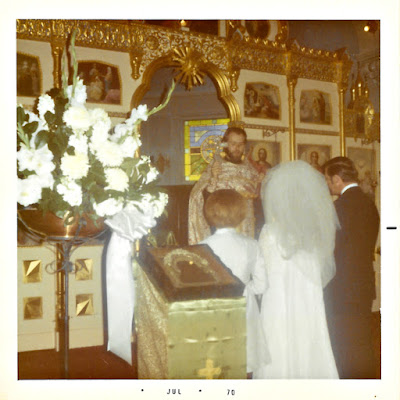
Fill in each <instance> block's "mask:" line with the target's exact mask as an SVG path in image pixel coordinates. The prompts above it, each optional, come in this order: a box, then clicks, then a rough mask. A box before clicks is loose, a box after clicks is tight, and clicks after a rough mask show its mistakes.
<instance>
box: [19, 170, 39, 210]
mask: <svg viewBox="0 0 400 400" xmlns="http://www.w3.org/2000/svg"><path fill="white" fill-rule="evenodd" d="M41 197H42V187H41V186H40V182H39V179H38V176H37V175H29V176H28V177H27V178H26V179H18V182H17V201H18V203H19V204H21V205H22V206H24V207H27V206H29V205H31V204H35V203H37V202H38V201H39V200H40V199H41Z"/></svg>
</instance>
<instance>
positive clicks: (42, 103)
mask: <svg viewBox="0 0 400 400" xmlns="http://www.w3.org/2000/svg"><path fill="white" fill-rule="evenodd" d="M38 111H39V117H40V119H41V120H43V121H45V119H44V115H45V114H46V113H47V111H50V112H51V113H53V114H55V109H54V100H53V99H52V98H51V97H50V96H49V95H48V94H43V95H41V96H40V97H39V103H38Z"/></svg>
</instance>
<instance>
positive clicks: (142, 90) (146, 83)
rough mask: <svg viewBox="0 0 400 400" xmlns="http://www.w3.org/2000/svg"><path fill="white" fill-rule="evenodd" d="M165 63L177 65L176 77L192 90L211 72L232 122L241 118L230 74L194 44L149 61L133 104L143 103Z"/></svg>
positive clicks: (134, 95)
mask: <svg viewBox="0 0 400 400" xmlns="http://www.w3.org/2000/svg"><path fill="white" fill-rule="evenodd" d="M165 67H175V68H176V71H177V74H176V76H175V80H176V81H180V82H181V83H183V84H185V85H186V87H187V89H188V90H191V88H192V87H193V86H197V85H201V84H202V83H203V82H204V81H203V77H204V75H208V76H209V77H210V78H211V80H212V81H213V83H214V85H215V87H216V89H217V94H218V99H219V100H220V101H221V102H222V104H223V105H224V107H225V109H226V111H227V113H228V117H229V118H230V120H231V122H232V123H235V122H238V121H240V118H241V116H240V108H239V105H238V103H237V102H236V99H235V97H234V96H233V95H232V93H231V85H230V82H229V79H228V77H227V76H226V74H225V73H224V72H223V71H222V70H221V69H220V68H218V67H217V66H216V65H215V64H213V63H211V62H207V61H206V59H205V58H204V57H203V56H202V55H201V54H200V53H199V52H198V51H196V50H194V49H192V48H190V47H182V48H175V49H173V50H172V51H170V52H169V54H168V55H165V56H162V57H159V58H157V59H156V60H154V61H153V62H151V63H150V64H149V65H148V67H147V68H146V69H145V71H144V72H143V76H142V83H141V85H140V86H139V87H138V88H137V89H136V91H135V93H134V94H133V96H132V100H131V104H130V105H131V108H134V107H137V106H138V105H139V104H140V102H141V100H142V99H143V97H144V95H145V94H146V92H147V91H148V90H149V89H150V84H151V80H152V78H153V76H154V74H155V72H156V71H157V70H159V69H160V68H165Z"/></svg>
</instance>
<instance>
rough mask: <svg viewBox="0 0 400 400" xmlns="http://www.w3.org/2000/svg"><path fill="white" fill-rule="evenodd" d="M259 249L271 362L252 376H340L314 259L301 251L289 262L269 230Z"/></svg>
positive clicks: (262, 308) (286, 377) (263, 316)
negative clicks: (265, 275)
mask: <svg viewBox="0 0 400 400" xmlns="http://www.w3.org/2000/svg"><path fill="white" fill-rule="evenodd" d="M260 247H261V249H262V251H263V253H264V257H265V262H266V266H267V271H268V280H269V289H268V290H267V291H266V293H265V294H264V295H263V299H262V306H261V319H262V325H263V328H264V332H265V335H266V341H267V343H268V347H269V351H270V356H271V363H270V364H268V365H265V366H263V367H261V368H259V369H258V370H256V371H254V373H253V377H254V378H257V379H263V378H270V379H278V378H283V379H290V378H293V379H301V378H309V379H317V378H326V379H328V378H338V373H337V369H336V364H335V360H334V356H333V353H332V347H331V343H330V338H329V333H328V328H327V322H326V316H325V306H324V300H323V289H322V285H321V283H320V281H321V278H320V268H319V265H318V262H317V260H316V257H315V256H314V255H313V254H311V253H307V252H305V251H300V252H297V253H296V254H295V255H294V256H292V257H291V258H289V259H285V258H284V257H283V256H282V254H281V251H280V249H279V246H278V245H277V243H276V241H275V238H274V236H273V235H272V234H271V232H269V231H268V229H267V228H266V227H264V229H263V231H262V234H261V236H260Z"/></svg>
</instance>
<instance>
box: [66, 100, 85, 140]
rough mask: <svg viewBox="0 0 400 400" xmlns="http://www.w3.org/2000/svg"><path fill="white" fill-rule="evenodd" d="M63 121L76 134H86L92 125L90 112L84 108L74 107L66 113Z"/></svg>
mask: <svg viewBox="0 0 400 400" xmlns="http://www.w3.org/2000/svg"><path fill="white" fill-rule="evenodd" d="M63 121H64V122H65V123H66V124H67V125H68V126H69V127H70V128H71V129H72V130H73V131H74V133H78V134H79V133H84V132H86V131H87V130H88V129H89V128H90V127H91V124H92V120H91V118H90V114H89V111H88V110H87V109H86V108H84V107H76V106H72V107H70V108H68V110H67V111H65V113H64V115H63Z"/></svg>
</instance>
